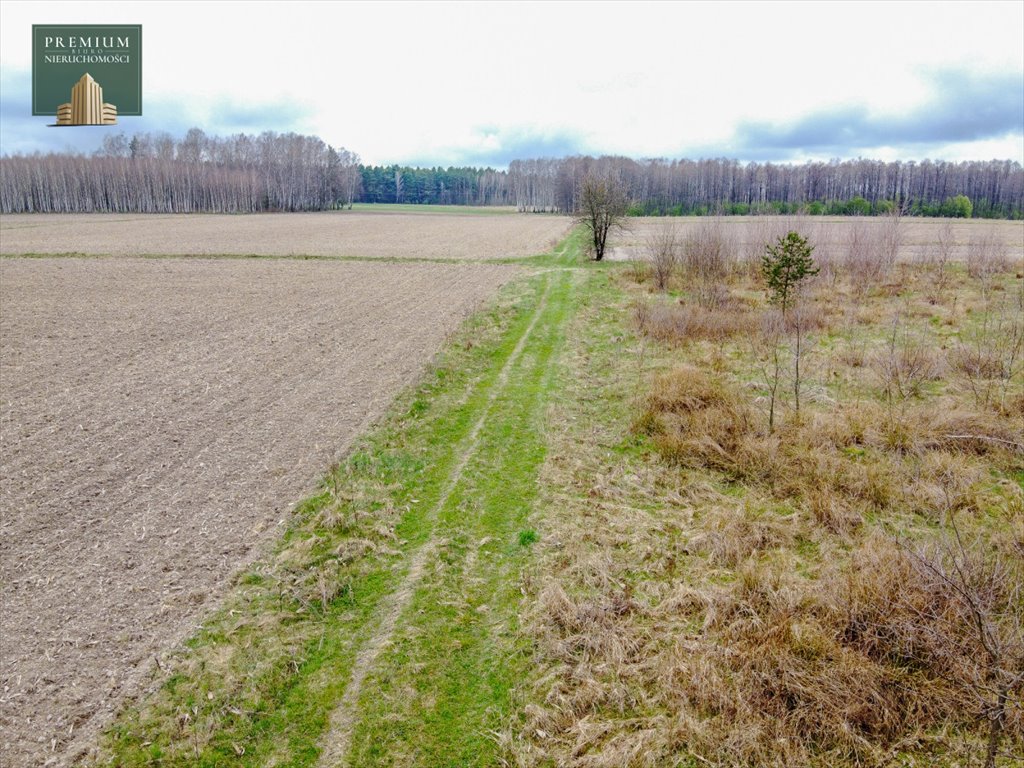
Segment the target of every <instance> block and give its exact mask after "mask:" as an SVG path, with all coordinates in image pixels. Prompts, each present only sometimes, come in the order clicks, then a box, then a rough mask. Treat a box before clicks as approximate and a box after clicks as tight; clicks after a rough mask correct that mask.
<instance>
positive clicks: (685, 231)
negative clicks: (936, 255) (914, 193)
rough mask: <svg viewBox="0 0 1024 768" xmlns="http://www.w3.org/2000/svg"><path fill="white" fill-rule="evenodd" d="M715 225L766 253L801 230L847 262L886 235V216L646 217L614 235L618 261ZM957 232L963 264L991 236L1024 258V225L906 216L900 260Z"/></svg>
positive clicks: (744, 247)
mask: <svg viewBox="0 0 1024 768" xmlns="http://www.w3.org/2000/svg"><path fill="white" fill-rule="evenodd" d="M709 222H715V223H717V224H720V225H721V227H722V231H723V233H724V235H725V236H726V238H728V239H729V240H730V241H731V242H732V244H733V245H734V248H735V249H736V250H737V251H740V252H744V251H751V250H752V249H753V250H755V251H758V252H759V251H760V249H761V247H762V244H763V243H764V242H766V241H767V240H770V239H772V238H773V237H775V236H777V235H778V234H782V233H784V232H785V231H786V230H788V229H796V230H797V231H799V232H800V233H801V234H803V235H804V236H805V237H808V238H809V239H810V241H811V242H812V243H814V244H815V246H816V247H817V255H819V256H820V255H821V254H822V253H827V254H829V255H834V256H835V257H836V258H842V257H843V256H844V251H845V249H846V247H847V244H848V243H849V241H850V235H851V233H852V232H853V231H854V230H860V232H862V233H863V234H864V235H865V236H866V237H867V238H868V239H871V238H872V237H877V236H879V235H880V230H881V229H882V228H883V227H884V226H885V223H886V219H885V218H883V217H870V218H859V217H853V216H723V217H721V218H714V217H710V216H685V217H643V218H634V219H628V220H627V222H626V223H627V225H628V230H627V231H624V232H620V233H618V234H616V235H614V236H613V238H612V240H611V248H612V251H611V253H610V254H609V256H608V257H609V258H610V259H611V260H613V261H622V260H625V259H628V258H629V257H630V255H631V254H640V253H641V252H642V250H643V248H644V246H645V243H646V241H647V238H648V237H650V235H652V234H653V233H655V232H658V231H660V230H661V229H662V228H663V227H672V226H674V227H675V228H676V231H677V232H678V233H679V235H680V237H682V238H685V237H686V236H687V235H689V234H690V233H692V232H695V231H696V230H697V229H698V228H699V227H701V226H702V225H705V224H708V223H709ZM947 224H948V225H949V226H950V227H951V231H952V235H953V238H954V241H955V247H954V252H953V258H954V259H955V260H959V261H962V260H963V259H964V258H965V256H966V254H967V252H968V250H969V249H970V247H971V245H972V243H975V242H976V241H978V240H979V239H981V238H985V237H991V238H993V240H994V241H995V242H996V243H999V244H1001V245H1002V246H1003V247H1005V249H1006V253H1007V256H1013V255H1014V254H1016V257H1017V258H1024V221H1004V220H1001V219H924V218H911V217H904V218H903V219H902V220H901V221H900V224H899V229H900V241H901V244H900V257H901V258H904V259H914V258H916V257H918V256H920V255H921V254H922V253H923V252H924V251H925V250H926V249H927V248H929V247H930V246H934V245H935V244H936V243H937V241H938V237H939V232H940V230H942V228H943V227H944V226H946V225H947Z"/></svg>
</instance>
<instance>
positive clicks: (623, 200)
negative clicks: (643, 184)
mask: <svg viewBox="0 0 1024 768" xmlns="http://www.w3.org/2000/svg"><path fill="white" fill-rule="evenodd" d="M628 207H629V198H628V197H627V195H626V189H625V185H623V183H622V182H621V181H620V180H618V179H615V178H613V177H611V176H609V175H602V176H598V175H595V174H592V173H588V174H587V175H586V176H585V177H584V178H583V181H582V182H581V185H580V195H579V209H578V210H577V211H576V216H575V220H576V223H577V224H582V225H583V226H584V227H585V228H586V230H587V232H588V233H589V235H590V245H591V247H592V248H593V250H594V260H595V261H600V260H601V259H603V258H604V249H605V246H607V244H608V233H609V232H610V231H611V230H613V229H625V218H626V210H627V208H628Z"/></svg>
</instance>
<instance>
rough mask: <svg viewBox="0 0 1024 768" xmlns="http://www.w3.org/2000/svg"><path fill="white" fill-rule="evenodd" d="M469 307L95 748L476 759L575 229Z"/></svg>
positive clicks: (291, 762) (562, 322)
mask: <svg viewBox="0 0 1024 768" xmlns="http://www.w3.org/2000/svg"><path fill="white" fill-rule="evenodd" d="M536 261H537V262H538V263H537V264H536V266H544V267H548V268H547V269H543V270H540V271H539V272H538V273H537V274H535V275H534V276H533V277H531V278H528V279H526V280H521V281H519V282H517V283H516V284H514V285H513V286H511V287H510V288H509V289H508V290H506V291H504V292H503V294H502V297H501V298H500V299H499V301H498V303H497V305H496V306H494V307H493V308H492V309H490V310H488V311H486V312H484V313H481V314H480V315H478V316H477V317H475V318H474V319H473V320H472V321H471V322H470V324H469V326H468V327H467V328H465V329H464V331H463V335H462V336H460V337H459V338H457V339H455V340H454V341H453V343H452V344H451V345H450V348H449V349H448V350H447V351H446V353H445V357H444V358H443V359H442V360H441V362H440V363H439V364H438V366H437V368H436V370H435V371H434V372H433V374H432V375H431V376H430V377H428V379H427V380H426V381H425V382H424V383H423V384H422V385H421V386H420V387H419V388H418V389H417V390H415V391H413V392H410V393H408V394H407V395H406V396H405V397H404V398H403V399H402V400H400V401H399V403H398V404H396V407H395V409H394V410H393V413H392V415H391V416H390V417H389V418H388V419H387V420H386V421H385V423H384V424H382V425H381V426H379V427H378V428H377V429H375V430H374V431H373V432H372V433H371V434H370V435H368V436H367V437H366V438H364V439H363V441H362V443H361V444H360V445H358V446H357V447H356V448H355V449H354V451H353V453H352V454H351V455H350V457H349V458H348V460H347V461H346V462H345V463H344V464H343V465H342V466H340V467H338V468H336V470H334V471H332V473H331V474H330V475H329V476H328V477H327V478H326V479H325V482H324V490H323V492H322V493H321V494H320V495H318V496H316V497H315V498H313V499H310V500H309V501H308V502H307V503H306V504H305V505H304V507H303V508H302V509H301V510H300V511H299V514H298V516H297V519H296V521H295V522H294V524H293V526H292V528H291V529H290V530H289V532H288V534H287V535H286V537H285V540H284V541H283V542H282V544H281V545H280V547H279V548H278V550H277V551H276V552H274V553H273V555H272V556H271V557H269V558H268V559H267V560H265V561H264V562H262V563H260V564H258V565H257V566H254V567H253V568H252V569H251V571H250V572H248V573H246V574H243V575H242V576H241V577H240V579H239V581H238V584H237V586H236V588H235V589H234V590H233V591H232V594H231V595H230V596H229V598H228V599H227V601H226V603H225V604H224V606H223V608H222V609H221V610H220V611H219V612H218V613H217V614H216V615H215V616H212V617H211V618H210V620H208V621H207V622H206V623H205V624H204V626H203V627H202V629H201V631H200V632H199V633H198V634H197V636H196V637H195V638H194V639H193V640H192V641H191V642H190V643H189V645H188V647H187V648H185V649H183V650H181V651H179V652H177V653H175V654H174V655H172V656H170V657H168V658H166V659H162V660H161V661H160V662H159V669H157V670H155V671H154V678H153V681H152V685H151V692H150V694H149V695H148V696H146V697H144V698H143V699H142V700H141V701H139V702H137V704H136V706H135V707H133V708H132V709H131V710H128V711H125V712H123V713H122V714H121V716H120V717H119V718H118V720H117V722H116V724H115V726H114V728H113V729H112V730H111V731H110V733H109V736H108V739H107V741H106V743H105V745H104V752H103V753H102V754H101V755H100V756H99V759H98V760H97V761H96V762H106V761H112V762H113V763H115V764H117V765H203V766H222V765H246V766H266V765H274V766H280V765H288V766H314V765H322V766H329V768H335V766H346V765H359V766H364V765H437V766H442V765H452V766H456V765H458V766H465V765H493V764H495V763H496V762H497V759H498V757H497V751H498V745H497V741H496V740H495V738H494V736H493V734H494V732H496V731H497V730H499V729H500V728H501V727H502V724H503V722H504V721H505V720H506V719H507V717H508V716H509V714H510V713H509V708H510V707H511V697H510V690H511V688H512V687H513V685H514V684H515V683H516V682H518V681H519V680H521V679H522V678H523V677H524V676H525V673H526V657H525V655H524V654H523V652H522V651H523V649H522V648H519V647H517V642H518V643H520V644H521V642H522V641H521V640H517V639H516V638H518V637H519V634H518V633H517V632H516V629H517V627H516V622H517V616H518V608H519V601H520V600H521V594H520V592H519V583H520V581H519V574H520V573H521V571H522V568H523V566H524V564H525V563H526V562H527V560H528V558H529V556H530V550H531V548H530V545H531V543H532V542H533V539H534V538H535V534H534V533H533V532H532V531H530V530H528V529H527V528H526V525H527V519H528V517H529V515H530V513H531V512H532V511H533V508H534V502H535V498H536V494H537V489H538V473H539V470H540V467H541V465H542V463H543V461H544V456H545V450H546V435H545V415H546V412H547V409H548V408H549V406H550V405H551V402H552V397H553V394H554V382H555V373H556V370H557V366H558V365H559V354H560V351H561V346H562V342H563V336H564V329H565V327H566V325H567V322H568V320H569V318H570V317H571V314H572V311H573V306H574V305H573V298H574V293H575V290H576V288H577V286H578V283H579V280H580V275H579V273H578V272H577V271H575V270H571V269H565V267H566V266H569V265H570V264H573V263H578V261H577V251H576V245H575V243H574V241H572V240H570V241H569V242H568V243H566V244H564V245H563V246H562V247H561V249H560V250H559V251H558V252H557V253H556V254H554V255H552V256H549V257H547V258H546V259H538V260H536Z"/></svg>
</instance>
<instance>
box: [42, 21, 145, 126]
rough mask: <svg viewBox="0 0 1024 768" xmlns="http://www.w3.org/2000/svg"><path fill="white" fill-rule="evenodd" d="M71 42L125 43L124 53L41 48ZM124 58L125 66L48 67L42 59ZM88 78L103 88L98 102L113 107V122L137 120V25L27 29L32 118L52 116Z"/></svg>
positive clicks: (139, 99)
mask: <svg viewBox="0 0 1024 768" xmlns="http://www.w3.org/2000/svg"><path fill="white" fill-rule="evenodd" d="M47 37H52V38H57V37H62V38H63V39H64V41H65V43H68V41H69V38H71V37H75V38H80V37H89V38H96V37H100V38H103V37H113V38H128V47H127V48H122V47H120V46H115V47H104V48H96V47H95V46H94V47H92V48H89V49H86V50H84V51H83V50H82V49H81V48H72V47H70V46H68V45H66V46H65V47H64V48H57V47H54V46H53V45H51V46H50V47H49V48H47V47H46V38H47ZM79 55H84V56H111V55H114V56H127V57H128V62H127V63H121V62H117V63H113V62H109V63H108V62H97V61H91V62H73V63H55V62H47V61H46V57H47V56H79ZM86 72H88V73H89V74H90V75H92V77H93V79H94V80H95V81H96V82H97V83H99V84H100V87H101V88H103V101H105V102H107V103H110V104H113V105H114V106H116V107H117V116H118V117H122V116H128V117H134V116H138V115H141V114H142V25H141V24H33V25H32V114H33V115H56V114H57V107H58V106H60V105H61V104H64V103H66V102H69V101H71V86H73V85H74V84H75V83H77V82H78V79H79V78H80V77H81V76H82V75H84V74H85V73H86Z"/></svg>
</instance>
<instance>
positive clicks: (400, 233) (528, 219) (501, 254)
mask: <svg viewBox="0 0 1024 768" xmlns="http://www.w3.org/2000/svg"><path fill="white" fill-rule="evenodd" d="M570 224H571V221H570V219H568V218H566V217H563V216H547V215H526V214H523V215H509V214H508V213H505V212H502V213H495V214H493V215H487V214H480V213H476V214H472V215H470V214H466V215H459V214H452V213H439V214H416V213H396V212H390V211H386V212H381V213H363V212H359V211H330V212H323V213H266V214H258V215H251V216H228V215H223V214H166V215H163V214H62V215H45V216H43V215H37V214H19V215H10V216H4V217H3V218H2V219H0V253H3V254H15V255H21V254H27V253H36V254H40V253H49V254H58V253H87V254H106V255H114V256H136V255H142V256H150V255H189V256H191V255H239V256H247V255H255V256H359V257H369V258H395V259H408V258H424V259H470V260H487V259H497V258H509V257H518V256H532V255H535V254H538V253H543V252H544V251H545V250H547V249H548V248H549V247H550V246H551V245H552V243H553V241H555V240H558V239H561V238H562V237H563V236H564V235H565V234H566V233H567V232H568V229H569V226H570Z"/></svg>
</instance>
